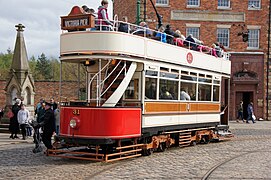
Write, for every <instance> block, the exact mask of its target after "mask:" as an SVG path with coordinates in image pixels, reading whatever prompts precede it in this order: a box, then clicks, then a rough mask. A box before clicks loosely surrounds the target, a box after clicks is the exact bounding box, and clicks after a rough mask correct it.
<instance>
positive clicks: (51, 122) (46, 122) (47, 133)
mask: <svg viewBox="0 0 271 180" xmlns="http://www.w3.org/2000/svg"><path fill="white" fill-rule="evenodd" d="M51 107H52V104H51V103H48V102H45V114H44V116H43V118H42V121H41V123H39V124H38V126H39V127H43V135H42V141H43V143H44V145H45V146H46V147H47V149H52V147H53V146H52V142H51V138H52V136H53V133H54V132H55V116H54V111H53V110H52V108H51Z"/></svg>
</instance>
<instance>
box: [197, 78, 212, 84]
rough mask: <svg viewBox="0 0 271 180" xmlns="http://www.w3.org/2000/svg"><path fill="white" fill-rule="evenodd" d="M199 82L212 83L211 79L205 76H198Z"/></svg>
mask: <svg viewBox="0 0 271 180" xmlns="http://www.w3.org/2000/svg"><path fill="white" fill-rule="evenodd" d="M199 82H205V83H212V80H211V79H206V78H199Z"/></svg>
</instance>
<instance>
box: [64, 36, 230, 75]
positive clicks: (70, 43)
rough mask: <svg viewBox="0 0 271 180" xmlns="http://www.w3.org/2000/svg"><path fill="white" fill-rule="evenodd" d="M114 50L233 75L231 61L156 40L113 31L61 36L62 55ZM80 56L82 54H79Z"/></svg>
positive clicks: (119, 52) (114, 52)
mask: <svg viewBox="0 0 271 180" xmlns="http://www.w3.org/2000/svg"><path fill="white" fill-rule="evenodd" d="M75 53H76V54H77V53H84V54H92V53H113V54H127V55H132V56H135V57H145V58H147V59H155V60H159V61H163V62H168V63H174V64H179V65H185V66H192V67H195V68H201V69H206V70H211V71H215V72H221V73H225V74H230V72H231V62H230V61H229V60H225V59H223V58H216V57H214V56H211V55H207V54H204V53H201V52H198V51H192V50H189V49H187V48H182V47H177V46H173V45H170V44H166V43H162V42H159V41H156V40H153V39H149V38H144V37H140V36H137V35H132V34H128V33H121V32H113V31H83V32H82V31H77V32H72V33H64V34H62V35H61V38H60V55H61V56H62V55H67V54H75ZM78 58H80V57H78Z"/></svg>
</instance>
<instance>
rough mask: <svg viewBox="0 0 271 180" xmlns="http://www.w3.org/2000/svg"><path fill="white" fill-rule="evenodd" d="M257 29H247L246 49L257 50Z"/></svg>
mask: <svg viewBox="0 0 271 180" xmlns="http://www.w3.org/2000/svg"><path fill="white" fill-rule="evenodd" d="M259 33H260V30H259V29H249V30H248V47H249V48H257V49H258V48H259Z"/></svg>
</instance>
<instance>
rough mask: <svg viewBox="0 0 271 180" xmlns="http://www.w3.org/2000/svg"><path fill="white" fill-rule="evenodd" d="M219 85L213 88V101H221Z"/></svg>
mask: <svg viewBox="0 0 271 180" xmlns="http://www.w3.org/2000/svg"><path fill="white" fill-rule="evenodd" d="M219 91H220V89H219V86H214V89H213V101H219Z"/></svg>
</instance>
